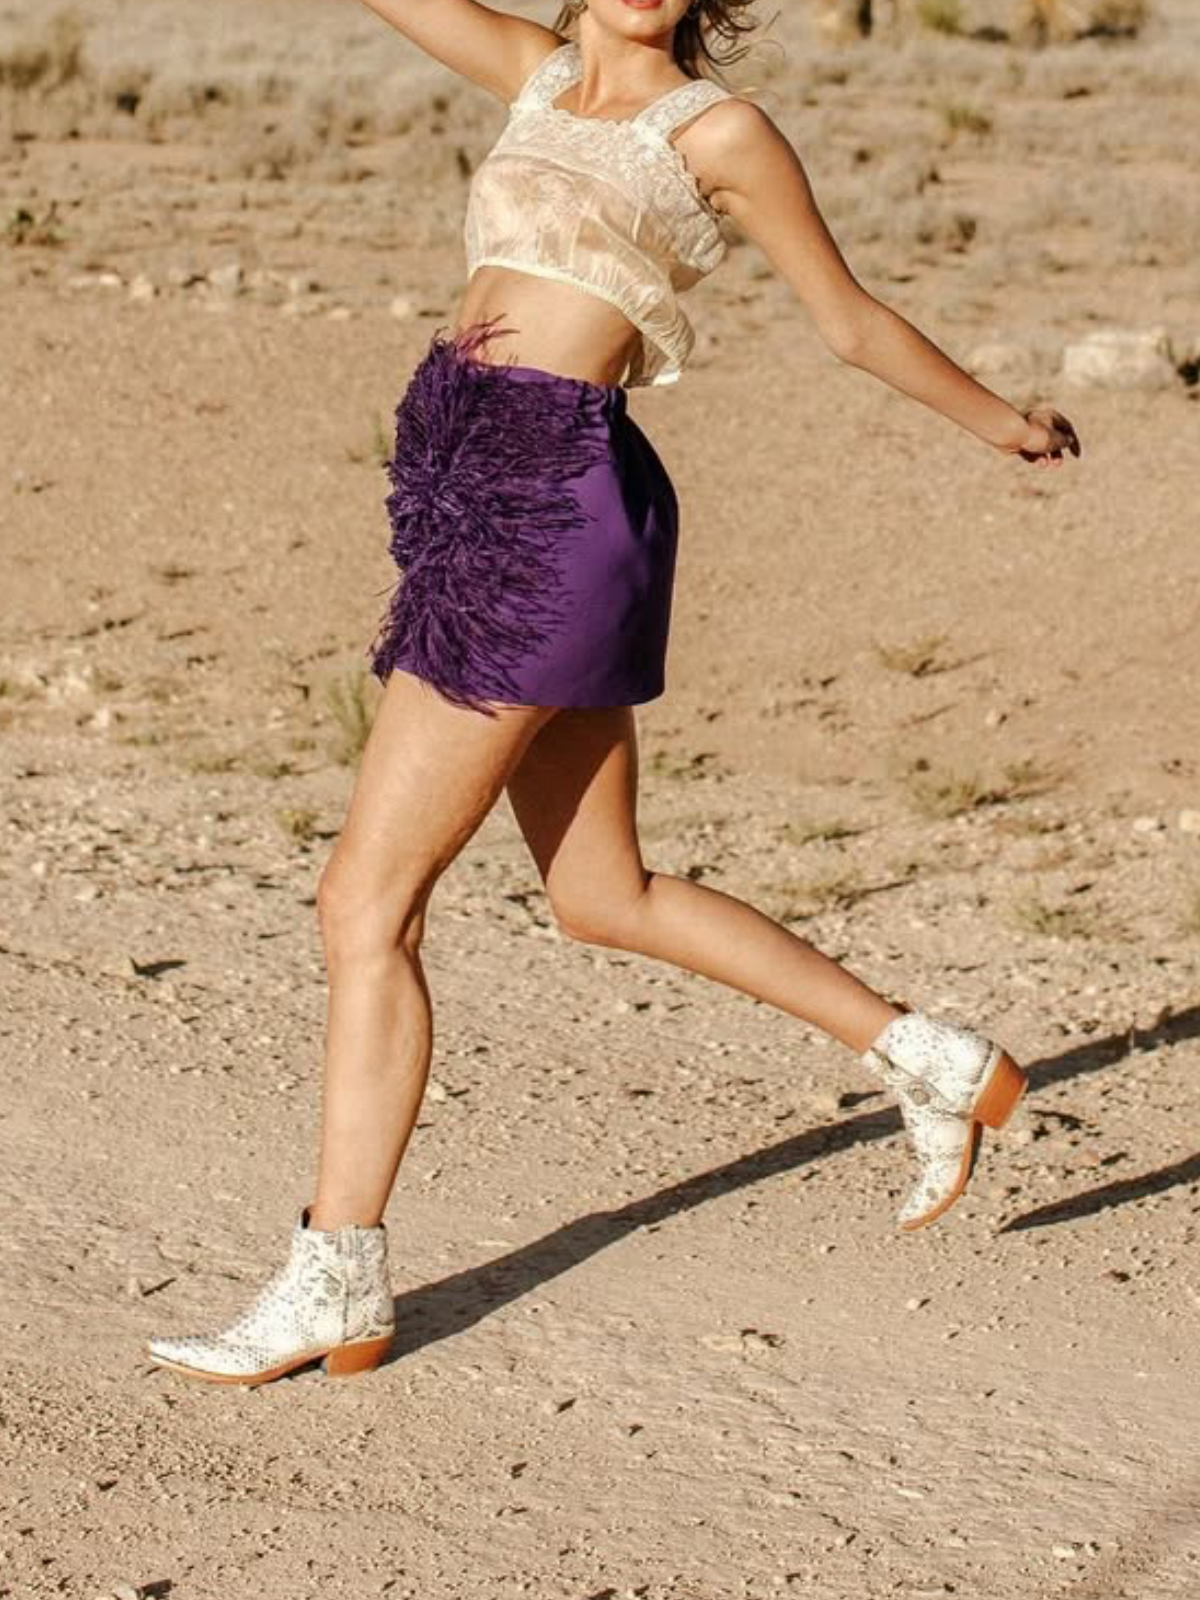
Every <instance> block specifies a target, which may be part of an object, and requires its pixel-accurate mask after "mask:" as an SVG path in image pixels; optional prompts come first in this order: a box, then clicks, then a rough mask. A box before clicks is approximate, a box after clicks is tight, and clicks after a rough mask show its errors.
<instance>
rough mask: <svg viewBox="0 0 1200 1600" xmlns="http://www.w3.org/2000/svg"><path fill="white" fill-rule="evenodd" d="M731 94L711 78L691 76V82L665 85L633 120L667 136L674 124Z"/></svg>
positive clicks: (681, 122)
mask: <svg viewBox="0 0 1200 1600" xmlns="http://www.w3.org/2000/svg"><path fill="white" fill-rule="evenodd" d="M733 98H734V97H733V94H732V92H731V91H730V90H729V89H725V88H722V86H721V85H720V84H719V83H717V82H715V81H714V80H713V79H712V78H693V79H692V81H691V82H690V83H681V84H679V85H678V86H677V87H676V88H674V89H668V90H667V92H666V94H664V95H660V96H659V98H658V99H657V100H654V101H652V102H651V103H650V104H649V105H648V106H647V107H646V108H645V110H644V111H639V112H638V114H637V116H636V117H635V118H634V119H633V120H634V121H635V122H636V123H637V125H638V126H639V127H640V128H651V129H653V131H654V132H655V133H659V134H661V135H662V137H663V138H664V139H668V138H670V136H671V134H672V133H674V131H675V129H676V128H679V127H682V126H683V124H684V123H685V122H690V121H691V119H692V118H693V117H694V116H697V115H698V114H699V113H700V112H701V111H707V110H708V108H709V106H714V105H716V103H717V101H718V100H732V99H733Z"/></svg>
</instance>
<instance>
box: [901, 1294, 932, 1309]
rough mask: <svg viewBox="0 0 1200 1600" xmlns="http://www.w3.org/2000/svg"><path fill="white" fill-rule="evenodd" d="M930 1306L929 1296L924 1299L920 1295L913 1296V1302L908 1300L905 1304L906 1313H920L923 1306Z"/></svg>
mask: <svg viewBox="0 0 1200 1600" xmlns="http://www.w3.org/2000/svg"><path fill="white" fill-rule="evenodd" d="M928 1304H929V1298H928V1296H924V1297H922V1296H919V1295H913V1297H912V1299H911V1300H906V1301H905V1302H904V1309H905V1311H920V1309H921V1308H922V1306H927V1305H928Z"/></svg>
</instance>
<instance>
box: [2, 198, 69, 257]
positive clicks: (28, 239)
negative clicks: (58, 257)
mask: <svg viewBox="0 0 1200 1600" xmlns="http://www.w3.org/2000/svg"><path fill="white" fill-rule="evenodd" d="M58 222H59V217H58V202H57V201H56V200H51V202H50V204H49V205H48V206H47V208H46V209H45V211H43V212H42V214H41V216H37V215H36V214H35V213H34V212H32V211H30V210H29V208H28V206H18V207H17V209H16V210H15V211H14V212H13V213H12V214H11V215H10V217H9V219H8V221H7V222H6V223H5V224H4V234H3V240H4V243H5V244H10V245H32V246H34V247H35V248H39V249H43V250H53V249H57V248H58V247H59V246H60V245H61V244H62V243H63V235H62V232H61V230H60V229H59V226H58Z"/></svg>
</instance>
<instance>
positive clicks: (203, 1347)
mask: <svg viewBox="0 0 1200 1600" xmlns="http://www.w3.org/2000/svg"><path fill="white" fill-rule="evenodd" d="M394 1333H395V1313H394V1310H393V1305H392V1291H391V1284H390V1282H389V1277H388V1263H387V1234H386V1231H385V1229H384V1227H383V1225H382V1224H380V1225H379V1226H378V1227H374V1228H363V1227H358V1226H355V1225H351V1226H348V1227H345V1228H336V1229H331V1230H328V1231H323V1230H321V1229H317V1228H310V1227H309V1226H308V1209H307V1207H306V1208H305V1210H304V1211H302V1212H301V1214H300V1217H299V1220H298V1221H297V1223H296V1225H295V1227H294V1229H293V1230H292V1241H291V1251H290V1253H289V1255H288V1259H287V1261H286V1262H285V1263H284V1264H283V1266H282V1267H281V1268H280V1269H279V1270H278V1272H276V1273H275V1275H274V1276H273V1277H272V1278H271V1279H270V1281H269V1282H268V1283H267V1284H266V1285H265V1286H264V1287H263V1288H262V1289H261V1290H260V1292H259V1294H258V1295H257V1297H256V1298H255V1300H254V1301H253V1303H252V1304H251V1305H250V1306H249V1307H248V1308H247V1309H246V1310H245V1311H244V1312H242V1314H241V1315H240V1316H239V1317H237V1318H236V1319H235V1320H234V1321H233V1322H231V1323H230V1324H229V1326H228V1327H226V1328H224V1329H222V1330H221V1331H220V1332H219V1333H214V1334H191V1335H187V1336H185V1337H181V1338H162V1339H151V1340H150V1341H149V1346H148V1348H149V1353H150V1357H151V1359H152V1360H153V1361H154V1362H156V1363H157V1364H158V1365H159V1366H163V1367H168V1368H170V1369H171V1371H173V1372H181V1373H185V1374H186V1375H187V1376H188V1377H190V1378H203V1379H206V1380H208V1381H209V1382H211V1383H241V1384H247V1385H253V1384H259V1383H267V1382H269V1381H270V1380H271V1379H272V1378H279V1377H282V1376H283V1374H284V1373H286V1372H292V1371H294V1370H295V1369H296V1368H297V1367H303V1366H307V1365H309V1364H310V1363H311V1362H314V1361H323V1362H324V1367H325V1371H326V1373H327V1374H328V1375H329V1376H330V1377H336V1378H341V1377H348V1376H349V1375H350V1374H351V1373H355V1372H366V1371H369V1370H370V1369H371V1368H373V1367H377V1366H378V1365H379V1363H380V1362H381V1361H382V1360H383V1358H384V1356H385V1355H386V1354H387V1350H388V1346H389V1345H390V1344H391V1342H392V1337H393V1334H394Z"/></svg>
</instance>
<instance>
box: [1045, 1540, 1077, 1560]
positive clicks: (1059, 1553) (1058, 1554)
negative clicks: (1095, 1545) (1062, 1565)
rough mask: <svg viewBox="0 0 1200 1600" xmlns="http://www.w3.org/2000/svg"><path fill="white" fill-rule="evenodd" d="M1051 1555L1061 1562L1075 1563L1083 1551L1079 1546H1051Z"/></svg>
mask: <svg viewBox="0 0 1200 1600" xmlns="http://www.w3.org/2000/svg"><path fill="white" fill-rule="evenodd" d="M1051 1553H1052V1554H1053V1555H1054V1556H1055V1558H1056V1559H1057V1560H1059V1561H1074V1560H1075V1559H1076V1557H1077V1556H1079V1555H1080V1554H1081V1550H1080V1546H1079V1545H1077V1544H1056V1545H1052V1546H1051Z"/></svg>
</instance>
